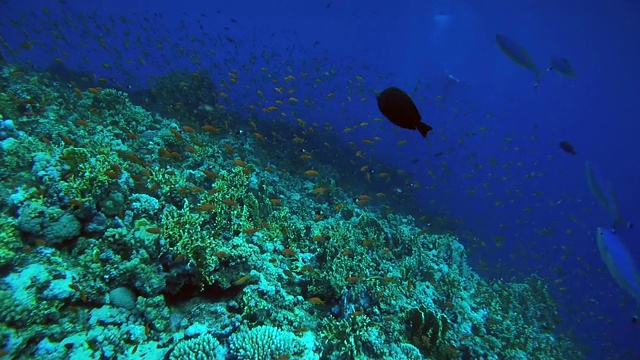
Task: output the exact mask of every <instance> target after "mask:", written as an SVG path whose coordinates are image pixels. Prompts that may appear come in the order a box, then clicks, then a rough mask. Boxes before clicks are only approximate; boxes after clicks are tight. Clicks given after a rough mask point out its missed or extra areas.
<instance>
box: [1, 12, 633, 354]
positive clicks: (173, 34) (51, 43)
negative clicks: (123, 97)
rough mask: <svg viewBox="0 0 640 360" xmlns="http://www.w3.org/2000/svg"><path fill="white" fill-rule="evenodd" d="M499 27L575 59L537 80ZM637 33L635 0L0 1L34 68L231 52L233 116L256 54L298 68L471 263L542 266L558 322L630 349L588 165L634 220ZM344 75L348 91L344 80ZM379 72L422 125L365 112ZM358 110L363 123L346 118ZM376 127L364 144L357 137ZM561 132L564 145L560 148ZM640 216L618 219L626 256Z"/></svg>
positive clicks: (96, 69)
mask: <svg viewBox="0 0 640 360" xmlns="http://www.w3.org/2000/svg"><path fill="white" fill-rule="evenodd" d="M329 3H330V6H328V4H329ZM45 7H46V9H47V11H45V10H44V8H45ZM121 16H122V17H123V19H124V20H125V21H122V19H121V18H120V17H121ZM65 17H69V18H68V19H66V20H65ZM231 19H233V21H232V20H231ZM52 22H55V23H57V24H58V26H59V28H55V27H52V26H51V24H52ZM71 24H73V26H72V25H71ZM77 24H82V26H76V25H77ZM54 32H55V33H63V34H64V35H65V36H66V37H67V39H68V40H69V42H62V41H58V40H55V38H54V37H55V34H54ZM496 33H503V34H505V35H507V36H509V37H511V38H513V39H516V40H517V41H518V42H520V43H521V44H522V45H523V46H524V47H525V48H526V49H527V50H528V52H529V53H530V54H531V56H532V57H533V59H534V60H535V61H536V63H537V64H538V66H539V67H541V68H546V67H548V66H549V64H550V59H551V57H553V56H560V57H566V58H567V59H569V61H570V62H571V63H572V65H573V67H574V69H575V71H576V73H577V76H576V77H575V78H567V77H563V76H561V75H560V74H558V73H555V72H545V73H544V74H543V75H542V78H541V81H540V84H539V88H538V89H537V90H536V89H534V86H533V85H534V82H535V76H534V74H533V73H531V72H529V71H527V70H526V69H523V68H521V67H519V66H517V65H516V64H514V63H513V62H511V61H510V60H509V59H508V58H507V57H506V56H504V54H503V53H501V52H500V50H499V48H498V46H497V45H496V42H495V34H496ZM127 34H128V35H127ZM639 34H640V2H638V1H631V0H623V1H613V2H611V1H603V2H595V1H594V2H585V1H578V0H568V1H562V2H558V1H550V0H540V1H531V0H527V1H517V2H515V1H512V0H491V1H489V0H467V1H463V0H459V1H425V0H422V1H397V0H396V1H391V0H367V1H362V0H357V1H356V0H353V1H347V0H334V1H331V2H329V1H327V0H324V1H317V0H308V1H300V0H298V1H293V0H286V1H248V0H240V1H224V2H222V1H221V2H214V1H183V2H180V3H179V5H178V3H177V2H175V1H153V2H151V1H142V0H127V1H123V0H111V1H101V2H97V1H83V2H80V1H66V3H64V2H63V3H61V2H59V1H53V0H52V1H36V0H29V1H27V2H24V1H14V0H8V1H7V0H5V1H0V36H2V38H3V39H4V41H5V42H6V44H7V45H8V46H10V47H11V48H13V49H14V50H15V52H14V53H13V54H12V53H10V52H9V51H7V50H6V49H3V50H2V51H3V53H4V54H5V57H6V58H7V59H8V60H10V61H16V62H23V63H25V64H27V61H28V62H30V63H31V64H33V66H34V67H35V68H36V69H43V68H45V67H46V66H48V65H49V64H51V63H52V62H53V61H54V58H60V59H61V60H62V61H64V63H65V65H66V66H67V67H69V68H72V69H76V70H83V71H89V72H90V73H92V74H95V77H96V78H99V77H104V78H107V79H113V80H115V83H117V84H119V86H121V87H123V88H125V87H126V86H129V85H130V86H131V87H132V88H134V89H135V88H142V87H145V86H146V85H147V84H148V82H149V81H151V80H152V79H153V77H154V76H158V75H162V74H164V73H167V72H170V71H172V70H182V69H187V70H189V71H196V70H200V69H201V67H202V68H204V69H207V70H209V71H211V73H212V75H213V76H214V81H215V82H219V81H220V80H221V79H228V78H229V76H228V75H227V73H228V72H230V71H232V70H234V69H237V70H238V73H239V82H240V83H239V86H235V87H233V91H230V92H229V93H228V96H229V98H228V99H229V100H228V101H227V102H223V101H221V103H223V104H225V106H228V107H230V108H234V109H237V110H239V111H240V112H241V114H243V115H246V116H250V115H252V114H253V113H254V112H253V111H251V110H249V109H248V105H249V104H251V103H254V102H257V101H259V100H260V98H259V96H258V95H257V94H256V90H258V89H260V90H261V91H263V93H264V94H265V97H267V98H269V97H271V98H273V93H274V91H273V87H274V85H273V84H272V83H271V82H270V79H269V78H268V77H266V76H265V75H266V74H265V71H263V70H261V68H262V67H267V68H268V73H273V74H277V75H278V76H279V77H280V78H283V77H284V76H287V75H288V74H294V75H295V76H296V77H297V81H299V85H298V89H299V90H298V93H297V94H296V97H297V98H299V99H300V100H302V99H309V100H312V101H315V102H316V103H317V106H316V107H309V108H306V110H300V111H299V116H300V117H301V118H303V119H304V120H305V121H306V122H308V123H313V122H317V123H319V124H323V123H325V122H329V123H330V124H332V125H333V129H334V131H335V132H336V134H337V135H338V137H339V139H340V141H342V142H343V143H344V144H347V143H348V142H353V143H354V144H355V147H356V148H355V149H354V152H355V151H356V150H360V149H361V150H364V152H365V157H366V159H367V161H369V162H370V163H371V164H381V163H385V164H388V165H392V166H394V167H395V168H397V169H402V170H405V171H406V172H407V173H408V174H409V175H410V178H408V179H407V184H406V186H407V188H408V187H411V186H415V187H418V186H419V188H418V190H417V191H415V192H414V194H415V195H416V196H417V197H418V199H417V202H418V203H419V204H421V206H422V208H421V209H420V212H421V213H424V214H437V215H438V216H442V217H446V218H448V219H449V221H451V222H455V223H456V224H458V226H457V227H456V228H455V232H456V233H457V235H458V236H459V237H460V238H461V239H462V242H463V243H464V244H465V247H466V248H467V250H468V252H469V258H470V260H471V261H472V265H473V266H474V268H475V269H476V270H477V271H478V272H479V273H480V274H482V275H483V276H486V277H497V278H505V279H510V278H515V279H519V278H522V277H524V276H527V275H529V274H532V273H535V274H538V275H539V276H541V277H543V278H545V279H547V280H548V284H549V287H550V289H551V293H552V295H553V296H554V297H555V298H556V300H557V301H558V307H559V311H560V313H561V316H562V323H561V324H560V329H559V331H560V332H562V333H564V334H568V335H569V336H570V337H571V338H572V339H574V340H575V342H576V343H577V345H578V346H580V347H581V349H583V350H584V351H585V352H586V353H587V354H588V357H589V358H591V359H605V358H612V359H632V358H633V359H636V358H639V357H640V345H638V344H640V327H634V326H633V325H632V324H631V321H630V319H631V316H632V315H633V314H635V313H637V304H635V303H634V301H633V300H632V298H631V297H630V296H629V295H628V294H627V293H626V292H624V290H621V289H619V288H618V286H617V285H616V284H615V283H614V281H613V279H612V278H611V277H610V275H609V274H608V272H607V270H606V268H605V266H604V263H603V262H602V260H601V259H600V258H599V255H598V252H597V248H596V228H597V227H598V226H609V225H610V224H608V222H610V221H609V219H608V216H607V213H606V211H604V210H603V209H601V208H599V207H598V205H597V203H596V202H595V200H594V199H593V197H592V196H591V194H590V192H589V188H588V186H587V183H586V180H585V171H584V165H585V161H591V162H592V163H594V164H595V165H596V166H597V168H598V170H599V173H600V176H601V177H602V178H603V179H605V180H607V181H609V182H610V183H611V185H612V187H613V188H614V189H615V192H616V194H617V198H618V204H619V207H620V210H621V213H622V214H623V216H625V217H626V218H628V219H629V220H631V221H636V222H640V201H639V200H640V144H639V143H638V134H640V111H639V110H638V109H639V106H640V91H639V90H638V86H639V84H640V66H638V59H639V58H640V38H639ZM136 38H137V39H138V40H139V41H138V42H137V43H136V42H132V43H131V44H130V46H129V48H128V49H125V47H124V46H123V43H124V42H125V39H136ZM227 38H229V39H227ZM25 41H29V42H30V43H33V45H34V46H33V49H30V50H27V49H25V48H24V47H21V44H24V43H25ZM70 43H73V44H75V45H76V46H71V45H70ZM79 44H85V45H86V46H78V45H79ZM160 44H161V45H162V47H161V46H159V45H160ZM115 48H118V49H119V51H120V52H121V53H122V58H120V57H119V56H118V55H117V52H116V50H115ZM181 48H182V49H181ZM210 50H213V52H211V51H210ZM214 52H215V54H214ZM265 52H267V53H265ZM252 57H255V59H256V62H255V64H252V63H251V62H250V59H251V58H252ZM140 59H144V64H143V63H142V61H141V60H140ZM194 60H196V61H197V62H198V63H199V64H201V65H197V64H196V63H195V62H194ZM107 65H108V66H107ZM301 72H308V73H309V74H310V75H309V76H308V77H306V78H304V77H301V76H300V75H299V74H300V73H301ZM448 75H451V76H454V77H455V78H456V79H458V80H459V82H457V83H455V82H452V80H451V79H450V78H448ZM356 76H360V77H362V78H363V79H364V81H363V83H364V84H365V86H363V88H362V92H361V93H354V92H353V89H354V86H352V85H350V82H353V81H355V77H356ZM318 78H321V79H323V81H322V82H321V83H318V84H317V83H316V82H315V79H318ZM113 83H114V82H112V84H113ZM392 85H393V86H398V87H400V88H403V89H405V90H406V91H407V92H408V93H410V94H411V95H412V97H413V98H414V100H415V102H416V105H417V107H418V108H419V109H420V111H421V113H422V115H423V118H424V121H425V122H427V123H429V124H430V125H431V126H433V128H434V131H433V132H432V133H431V134H430V135H429V138H428V139H427V140H425V139H423V138H422V137H421V136H420V135H419V134H418V133H417V132H410V131H406V130H403V129H399V128H396V127H394V126H393V125H392V124H391V123H389V122H387V121H386V120H384V121H381V122H376V121H375V118H376V117H381V115H380V114H379V112H378V109H377V106H376V102H375V93H374V90H378V91H380V90H382V89H384V88H385V87H387V86H392ZM348 90H349V91H351V92H347V91H348ZM329 93H334V94H335V98H334V100H331V101H329V100H326V99H325V97H326V96H327V95H328V94H329ZM438 96H443V97H444V98H438ZM347 97H350V98H351V101H348V100H345V99H347ZM335 99H340V100H335ZM342 102H344V104H342ZM303 109H304V108H303ZM257 113H258V115H259V120H260V121H268V120H269V119H268V117H267V116H266V115H264V114H263V113H262V112H259V111H257ZM293 120H294V119H292V121H293ZM362 122H367V123H369V125H367V126H359V127H358V128H357V130H354V131H350V132H347V133H345V132H344V131H343V129H345V128H347V127H349V128H352V127H353V126H355V125H357V124H360V123H362ZM376 136H379V137H381V138H382V140H381V141H380V142H377V143H376V144H374V145H365V144H362V142H361V140H363V139H373V138H374V137H376ZM402 140H407V142H406V144H404V145H402V146H398V145H397V143H398V142H399V141H402ZM562 140H567V141H569V142H571V143H572V144H573V146H574V147H575V149H576V151H577V155H575V156H572V155H570V154H567V153H564V152H563V151H562V150H561V149H560V147H559V145H558V143H559V142H560V141H562ZM354 170H355V171H357V170H358V169H357V168H355V169H343V171H344V172H345V174H346V173H350V172H353V171H354ZM374 175H375V174H374ZM358 176H362V181H366V180H365V178H364V175H363V174H359V173H358ZM374 177H375V176H374ZM394 190H396V189H388V191H389V192H392V191H394ZM638 226H640V223H639V224H638ZM639 231H640V229H632V230H624V231H621V237H622V240H623V241H624V243H625V244H626V245H627V247H628V248H629V249H630V251H631V253H632V255H633V256H634V257H635V258H636V262H638V261H640V233H639Z"/></svg>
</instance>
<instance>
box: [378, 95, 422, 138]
mask: <svg viewBox="0 0 640 360" xmlns="http://www.w3.org/2000/svg"><path fill="white" fill-rule="evenodd" d="M376 100H377V101H378V109H380V112H381V113H382V115H384V117H386V118H387V119H388V120H389V121H391V122H392V123H394V124H396V125H398V126H400V127H401V128H404V129H410V130H416V129H418V131H420V134H422V136H423V137H427V134H428V133H429V131H431V130H433V128H432V127H431V126H429V125H427V124H425V123H423V122H422V117H421V116H420V112H418V108H417V107H416V104H414V103H413V100H411V98H410V97H409V95H407V93H405V92H404V91H402V90H400V89H398V88H397V87H390V88H386V89H384V91H382V92H381V93H380V94H378V96H376Z"/></svg>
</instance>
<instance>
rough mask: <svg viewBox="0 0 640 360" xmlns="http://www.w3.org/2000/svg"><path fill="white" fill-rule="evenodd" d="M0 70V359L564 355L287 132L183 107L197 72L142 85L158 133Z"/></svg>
mask: <svg viewBox="0 0 640 360" xmlns="http://www.w3.org/2000/svg"><path fill="white" fill-rule="evenodd" d="M10 74H11V71H9V70H6V69H3V70H2V71H1V72H0V84H2V90H3V92H2V93H0V114H2V116H3V117H4V118H5V119H9V118H10V119H12V120H11V121H10V122H8V120H5V121H4V122H3V125H2V127H0V136H1V137H2V138H1V141H2V148H1V151H2V157H1V161H2V171H1V172H0V177H2V178H3V179H4V180H5V181H4V184H5V185H4V186H3V187H2V189H1V191H0V195H1V196H2V202H1V203H0V204H1V205H2V211H3V215H2V216H1V217H0V230H2V231H1V234H0V245H1V246H2V248H1V251H0V267H1V268H3V269H4V270H5V271H4V272H3V277H2V279H1V280H0V314H2V315H1V316H2V319H1V320H2V325H0V349H1V350H2V351H3V353H4V354H7V355H8V356H11V357H12V358H16V359H27V358H34V357H40V358H44V357H47V358H51V359H63V358H81V357H83V358H120V356H122V357H125V356H132V357H133V356H135V357H143V356H144V358H145V359H162V358H165V357H168V358H170V359H204V358H206V359H223V358H226V357H233V358H239V359H278V360H280V359H288V358H291V359H294V358H295V359H302V358H304V359H319V358H323V359H346V358H358V359H364V358H398V359H419V358H439V359H468V358H478V359H479V358H505V359H515V358H523V356H525V354H536V355H535V356H536V358H538V359H563V358H565V359H577V358H580V356H581V355H580V354H579V353H578V352H577V351H576V350H575V349H573V347H572V344H571V343H570V342H569V341H567V340H566V339H564V338H563V337H561V336H558V335H557V334H555V333H554V331H555V327H556V325H557V316H556V315H555V313H556V312H555V307H554V305H553V301H552V299H551V298H550V297H549V295H548V292H547V289H546V287H545V285H544V283H543V282H542V281H541V280H540V279H538V278H536V277H531V278H530V279H528V280H527V281H526V282H525V283H509V282H503V281H491V282H488V281H486V280H483V279H482V278H480V277H479V276H478V275H477V274H476V273H475V272H474V271H473V270H472V269H471V268H470V267H469V265H468V264H467V259H466V255H465V249H464V247H463V246H462V244H461V243H460V242H459V241H458V239H456V237H454V236H453V235H452V234H450V233H447V232H440V233H432V232H431V231H424V229H423V228H421V227H420V226H419V225H418V223H417V221H416V220H415V219H414V218H413V217H412V216H410V215H406V214H401V213H399V212H396V211H394V207H393V205H394V202H393V201H391V200H390V201H386V200H385V196H386V195H385V194H383V193H378V194H377V195H367V194H366V193H365V192H364V191H363V189H364V188H365V186H366V184H365V185H362V184H358V185H357V186H354V187H349V186H343V185H344V184H349V183H348V181H345V182H344V183H343V184H340V183H339V182H338V181H336V180H335V179H336V178H339V173H338V170H337V169H336V168H335V167H333V165H331V163H330V162H329V161H324V162H323V161H320V160H319V159H322V158H325V159H333V158H332V157H330V155H331V154H330V153H329V151H337V150H333V149H332V150H326V152H323V150H317V151H316V152H314V153H313V156H312V155H311V152H310V151H309V150H307V149H306V148H305V149H302V150H304V151H301V145H300V144H301V143H304V142H305V141H307V140H305V139H302V138H301V137H298V135H297V134H296V132H298V130H296V129H297V128H294V129H284V130H278V129H277V128H275V127H274V128H272V129H271V130H272V131H271V137H269V139H270V140H265V136H263V135H262V134H260V133H258V127H259V126H262V124H260V125H257V124H256V123H255V122H253V121H252V120H249V119H247V118H245V117H242V116H240V115H238V114H237V113H233V112H226V111H225V108H224V107H223V106H222V107H220V106H218V107H215V111H212V110H211V109H208V108H206V109H205V110H202V109H201V108H200V107H201V105H203V104H206V105H208V106H211V107H213V106H215V105H216V102H217V96H216V95H215V93H212V91H211V90H212V89H215V87H214V86H213V82H211V81H210V80H207V81H205V80H203V77H204V74H203V73H201V74H198V75H197V76H196V75H193V74H186V73H172V74H169V75H167V76H166V77H165V78H162V79H160V80H159V81H158V83H157V84H156V85H155V86H154V88H153V90H152V94H153V96H154V97H155V99H156V100H157V101H155V102H154V106H155V107H156V108H157V107H164V108H165V110H166V111H164V112H162V113H163V114H164V115H166V116H176V115H180V116H179V117H176V119H173V118H164V117H162V116H160V115H157V114H154V113H150V112H148V111H147V110H146V109H144V108H142V107H140V106H136V105H133V104H132V103H131V101H130V100H129V96H128V95H127V94H126V93H124V92H121V91H117V90H113V89H97V88H90V90H89V89H87V90H86V91H83V90H80V89H77V88H75V89H74V88H73V87H72V86H60V84H58V83H56V82H54V81H52V80H51V79H50V78H49V77H48V75H47V74H42V73H26V74H24V75H21V76H11V75H10ZM207 79H208V77H207ZM176 81H178V84H181V83H182V82H184V83H185V84H186V85H178V88H176V85H175V82H176ZM288 81H293V80H291V79H289V80H288ZM180 89H181V90H180ZM178 90H180V91H183V92H181V93H177V92H176V91H178ZM205 90H206V91H205ZM138 95H139V94H138ZM194 96H195V97H194ZM187 99H191V101H190V102H186V101H187ZM291 101H292V102H293V100H291ZM296 101H297V100H296ZM176 102H181V103H182V107H175V106H174V107H171V108H170V109H167V108H166V106H167V104H174V105H175V104H176ZM151 108H153V107H151ZM265 109H266V110H264V112H265V113H268V112H269V111H271V110H269V108H268V107H265ZM169 110H170V111H169ZM194 111H195V112H194ZM203 114H205V115H206V116H204V115H203ZM213 114H215V117H217V118H221V119H225V121H224V122H223V121H219V122H215V119H214V116H213ZM50 119H58V120H57V121H51V120H50ZM229 120H233V121H229ZM297 123H298V124H302V123H304V121H302V120H300V121H298V122H297ZM196 124H197V125H196ZM305 124H306V123H305ZM234 126H235V127H234ZM264 126H265V127H266V126H268V125H264ZM278 126H282V127H284V125H278ZM307 127H308V126H306V125H305V127H304V128H305V129H306V128H307ZM222 129H224V130H222ZM246 129H252V130H250V132H251V134H250V135H247V131H246ZM236 130H237V131H236ZM305 131H306V132H307V133H308V132H309V130H305ZM320 131H321V129H320V128H318V129H316V130H314V132H315V133H316V135H317V137H319V138H322V136H321V135H320V134H317V133H319V132H320ZM265 133H266V132H265ZM294 136H295V137H294ZM301 136H302V135H301ZM271 138H273V139H278V140H280V139H284V138H287V139H289V138H293V139H294V140H293V141H276V140H271ZM296 139H299V140H296ZM311 141H312V139H311V138H310V137H309V140H308V142H307V145H308V144H309V143H310V142H311ZM307 145H305V146H307ZM323 148H327V147H326V146H324V145H322V144H320V146H319V149H323ZM291 154H295V155H291ZM301 169H302V171H301ZM367 193H368V194H373V192H371V191H369V192H367ZM394 201H395V200H394Z"/></svg>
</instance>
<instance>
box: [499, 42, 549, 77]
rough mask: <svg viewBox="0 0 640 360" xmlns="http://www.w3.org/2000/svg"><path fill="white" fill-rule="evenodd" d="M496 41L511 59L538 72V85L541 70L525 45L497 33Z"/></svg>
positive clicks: (535, 72)
mask: <svg viewBox="0 0 640 360" xmlns="http://www.w3.org/2000/svg"><path fill="white" fill-rule="evenodd" d="M496 42H497V43H498V47H499V48H500V50H501V51H502V53H503V54H505V55H506V56H507V57H508V58H509V59H511V61H513V62H514V63H516V64H518V65H520V66H522V67H523V68H525V69H527V70H530V71H533V73H534V74H536V84H535V86H536V87H538V81H539V80H540V73H541V70H540V68H538V66H537V65H536V63H535V62H534V61H533V58H531V55H529V52H528V51H527V50H526V49H525V48H524V46H522V45H520V43H519V42H517V41H515V40H513V39H511V38H509V37H506V36H504V35H502V34H496Z"/></svg>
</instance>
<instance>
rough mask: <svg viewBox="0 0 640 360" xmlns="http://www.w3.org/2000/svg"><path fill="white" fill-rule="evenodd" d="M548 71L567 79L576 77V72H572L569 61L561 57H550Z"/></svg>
mask: <svg viewBox="0 0 640 360" xmlns="http://www.w3.org/2000/svg"><path fill="white" fill-rule="evenodd" d="M549 70H554V71H557V72H559V73H560V74H562V75H564V76H568V77H574V76H576V72H575V71H574V70H573V66H571V63H569V60H567V59H566V58H563V57H555V56H554V57H552V58H551V67H550V68H549Z"/></svg>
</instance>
